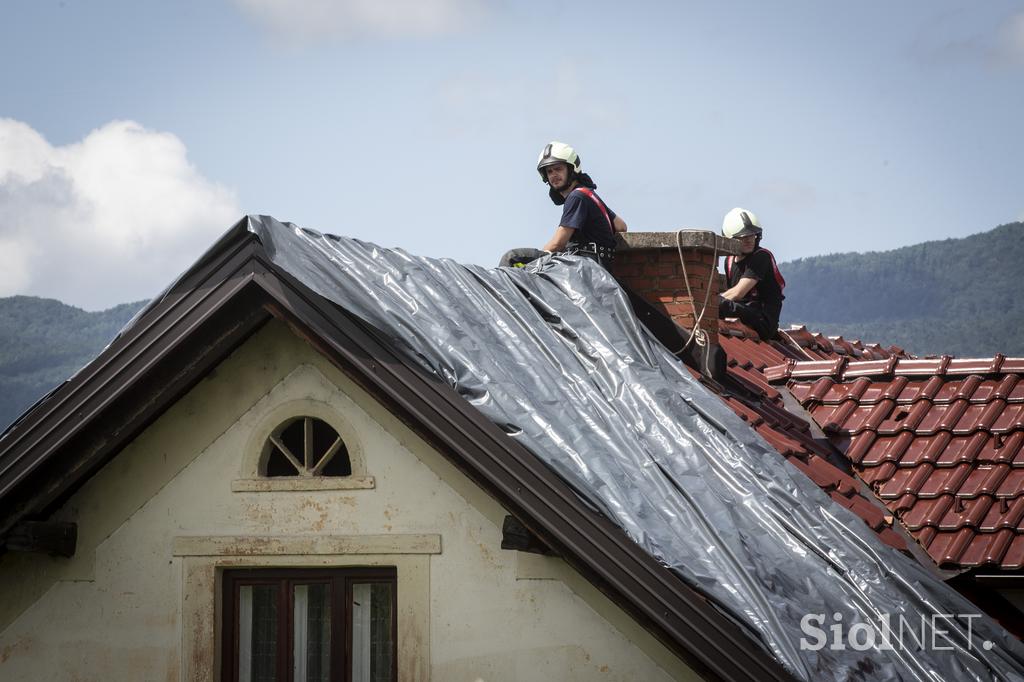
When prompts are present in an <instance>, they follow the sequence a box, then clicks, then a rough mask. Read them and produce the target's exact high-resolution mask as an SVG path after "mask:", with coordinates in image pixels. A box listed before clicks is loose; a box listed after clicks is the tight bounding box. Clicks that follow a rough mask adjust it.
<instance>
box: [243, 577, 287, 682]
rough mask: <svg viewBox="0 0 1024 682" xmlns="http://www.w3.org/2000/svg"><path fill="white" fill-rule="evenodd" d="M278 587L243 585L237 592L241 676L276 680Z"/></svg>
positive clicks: (246, 681)
mask: <svg viewBox="0 0 1024 682" xmlns="http://www.w3.org/2000/svg"><path fill="white" fill-rule="evenodd" d="M276 673H277V586H276V585H242V586H241V587H240V588H239V594H238V679H239V681H240V682H275V679H276Z"/></svg>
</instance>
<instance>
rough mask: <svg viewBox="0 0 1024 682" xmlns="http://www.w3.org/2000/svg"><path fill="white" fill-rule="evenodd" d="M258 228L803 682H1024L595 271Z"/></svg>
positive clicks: (287, 258)
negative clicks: (421, 252) (486, 263)
mask: <svg viewBox="0 0 1024 682" xmlns="http://www.w3.org/2000/svg"><path fill="white" fill-rule="evenodd" d="M249 229H250V231H252V232H253V233H255V234H256V235H257V236H258V237H259V239H260V240H261V242H262V243H263V245H264V247H265V249H266V251H267V253H268V255H269V256H270V257H271V259H272V260H273V262H274V263H275V264H276V265H277V266H279V267H281V268H283V269H284V270H286V271H287V272H289V273H290V274H291V275H293V276H294V277H296V278H297V279H298V280H299V281H301V282H302V283H303V284H305V285H306V286H308V287H309V288H311V289H312V290H314V291H316V292H317V293H319V294H320V295H322V296H324V297H325V298H327V299H329V300H331V301H333V302H335V303H337V304H338V305H340V306H342V307H343V308H345V309H346V310H348V311H349V312H351V313H353V314H355V315H356V316H358V317H359V318H361V319H363V320H364V321H365V322H367V323H368V324H369V325H371V326H372V327H374V328H375V329H376V330H377V332H378V333H380V334H382V335H383V338H384V340H385V341H386V342H388V343H390V345H391V346H393V347H394V348H396V349H397V350H398V351H399V352H401V353H403V354H404V355H405V356H407V358H410V359H412V360H414V361H415V362H416V363H418V364H419V365H420V366H422V367H423V368H424V369H425V370H427V371H429V372H431V373H433V374H434V375H436V376H437V377H438V378H439V379H440V380H442V381H443V382H445V383H446V384H448V385H450V386H451V387H452V388H454V389H455V390H456V391H458V392H459V393H460V394H461V395H462V396H463V397H465V399H466V400H467V401H469V402H470V403H471V404H472V405H474V406H475V407H476V408H477V409H479V410H480V411H482V412H483V413H484V414H485V415H487V416H488V417H489V418H490V419H491V420H493V421H494V422H495V423H497V424H498V425H500V426H502V427H503V428H504V429H505V431H506V432H507V433H508V434H509V435H510V436H511V437H513V438H516V439H518V440H520V441H521V442H522V443H523V444H524V445H525V446H526V447H528V448H529V449H530V450H531V451H532V452H534V453H535V454H536V455H537V456H538V457H540V458H541V459H542V460H544V461H545V462H546V463H547V464H548V465H549V466H550V467H552V468H553V469H554V470H555V471H557V472H558V473H559V474H560V475H561V476H562V477H564V478H565V480H567V481H568V482H569V483H570V484H571V485H572V486H573V487H574V488H575V489H576V490H577V491H578V493H579V494H580V495H581V496H583V497H584V498H585V499H587V500H589V501H590V502H592V503H593V504H594V505H595V506H597V507H598V508H599V509H600V510H602V511H603V513H605V514H606V515H607V516H608V517H610V518H611V519H614V520H615V521H616V522H617V523H618V524H619V525H620V526H621V527H622V528H623V529H624V530H625V531H626V532H627V533H628V534H629V536H630V537H632V538H633V539H634V540H635V541H636V542H637V543H638V544H639V545H640V546H642V547H643V548H644V549H645V550H646V551H648V552H649V553H650V554H651V555H653V556H654V557H656V558H657V559H658V560H660V561H662V562H664V563H665V564H666V565H668V566H669V567H671V569H672V570H673V571H674V572H675V573H677V574H678V575H679V576H680V577H681V578H682V579H683V580H685V581H686V582H687V583H688V584H690V585H691V586H693V587H694V588H696V589H697V590H699V591H700V592H702V593H703V594H705V595H707V596H708V597H709V598H710V599H711V600H712V601H713V602H715V603H716V604H717V605H718V606H719V607H720V608H721V609H722V610H723V611H724V612H725V613H727V614H730V615H731V616H732V617H733V618H735V619H736V620H737V621H738V622H740V623H742V624H744V625H745V626H746V630H747V632H749V633H750V634H751V636H752V637H754V638H755V639H757V640H758V641H760V642H761V644H762V645H763V646H764V647H765V648H766V649H767V650H768V651H769V652H770V653H771V654H773V655H774V656H775V657H776V658H777V659H778V660H779V661H780V662H781V663H782V664H783V665H784V666H785V667H786V668H787V669H788V670H789V671H791V672H792V673H793V674H794V675H795V676H796V677H798V678H802V679H806V680H824V679H834V680H851V679H864V680H893V679H906V680H943V681H945V680H991V679H1014V680H1019V679H1024V647H1022V645H1021V644H1020V642H1018V641H1017V640H1016V639H1014V638H1013V637H1012V636H1011V635H1009V634H1008V633H1007V632H1006V631H1005V630H1003V629H1002V628H1001V627H1000V626H999V625H998V624H996V623H995V622H994V621H992V620H991V619H990V618H988V617H987V616H983V615H977V614H978V613H979V611H978V609H977V607H975V606H974V605H973V604H971V603H970V602H968V601H967V600H966V599H964V598H963V597H961V596H960V595H959V594H958V593H956V592H955V591H954V590H952V589H951V588H949V587H948V586H946V585H945V584H944V583H942V582H941V581H939V580H937V579H936V578H934V577H932V575H931V574H929V573H928V572H927V571H926V570H925V569H924V568H923V567H922V566H920V565H919V564H917V563H916V562H915V561H913V560H912V559H910V558H908V557H906V556H904V555H902V554H900V553H899V552H897V551H896V550H894V549H892V548H890V547H888V546H886V545H885V544H884V543H882V542H881V541H880V540H879V538H878V537H877V536H876V535H875V533H874V532H873V531H871V530H870V529H869V528H868V527H867V525H866V524H865V523H864V522H863V521H862V520H861V519H860V518H858V517H856V516H854V515H853V514H852V513H851V512H850V511H848V510H847V509H844V508H843V507H841V506H840V505H838V504H836V503H835V502H834V501H833V500H832V499H831V498H830V497H829V496H828V495H826V494H825V492H824V491H822V490H821V489H820V488H819V487H818V486H817V485H815V484H814V483H813V482H812V481H811V480H810V479H808V478H807V477H806V476H805V475H804V474H802V473H801V472H800V471H798V470H797V469H796V468H794V467H793V466H791V465H790V464H788V463H786V462H785V461H784V459H783V458H782V456H781V455H779V454H778V453H777V452H776V451H775V450H774V449H773V448H772V447H771V446H770V445H769V444H768V443H767V442H765V441H764V440H763V439H762V438H761V436H759V435H758V434H757V433H756V432H755V431H754V430H753V429H752V428H751V427H750V426H749V425H748V424H747V423H746V422H744V421H743V420H741V419H740V418H739V417H738V416H736V415H735V414H734V413H733V412H732V411H731V410H730V409H729V408H728V407H727V406H726V405H725V404H724V403H723V402H722V401H721V400H720V399H719V398H718V397H717V396H715V395H714V394H713V393H711V392H710V391H708V390H707V389H706V388H705V387H703V386H702V385H701V384H700V383H698V382H696V381H694V379H693V378H692V377H691V376H690V374H689V373H688V372H687V371H686V370H685V368H684V367H683V366H682V365H681V364H680V362H679V361H678V360H677V359H676V358H675V357H673V355H672V354H671V353H670V352H669V351H668V350H667V349H666V348H664V347H663V346H662V345H661V344H660V343H658V341H657V340H656V339H654V338H653V337H652V336H651V335H650V334H649V333H648V332H647V330H646V329H645V328H644V327H643V326H642V325H641V324H640V322H639V321H638V320H637V319H636V317H635V316H634V315H633V312H632V309H631V307H630V305H629V302H628V299H627V297H626V295H625V293H624V292H623V291H622V290H621V289H620V288H619V286H618V284H617V283H616V282H615V280H614V279H613V278H612V277H611V276H610V275H609V274H608V273H607V272H606V271H605V270H604V269H603V268H601V267H600V266H599V265H597V264H595V263H594V262H592V261H589V260H586V259H583V258H578V257H573V256H553V257H548V258H544V259H542V260H540V261H537V262H535V263H532V264H530V265H529V266H527V267H526V268H495V269H487V268H483V267H479V266H471V265H460V264H458V263H456V262H454V261H451V260H447V259H441V260H435V259H430V258H423V257H417V256H412V255H410V254H408V253H405V252H404V251H401V250H390V249H384V248H380V247H377V246H374V245H373V244H369V243H366V242H362V241H358V240H354V239H348V238H342V237H336V236H333V235H326V234H320V233H318V232H315V231H313V230H306V229H302V228H298V227H296V226H294V225H291V224H284V223H280V222H278V221H276V220H274V219H273V218H269V217H266V216H259V217H257V216H250V217H249ZM809 614H811V615H809ZM813 614H819V615H820V619H819V618H818V616H814V615H813ZM805 617H809V618H810V620H807V621H806V623H807V625H808V627H806V628H802V627H801V622H802V619H804V618H805ZM887 618H888V622H889V623H890V624H891V628H892V631H891V633H890V636H889V638H888V640H887V641H889V642H890V643H891V645H890V646H885V645H884V643H883V642H884V641H885V640H883V634H882V633H883V631H884V628H885V626H884V623H885V622H886V619H887ZM837 624H838V625H840V626H841V628H842V629H841V630H840V634H841V639H840V643H841V644H842V645H843V648H835V649H834V648H832V645H833V644H834V643H835V640H834V631H833V630H832V629H831V628H832V626H833V625H837ZM856 624H860V625H856ZM933 624H934V625H933ZM816 629H817V630H820V631H821V632H820V633H819V632H817V631H816ZM901 629H902V635H901ZM922 629H923V633H924V637H923V645H919V644H918V640H921V639H922V637H921V635H922ZM968 632H969V633H970V638H968ZM911 633H913V634H911ZM822 637H825V638H826V643H825V646H824V647H823V648H818V646H817V645H818V644H819V643H820V642H821V638H822ZM933 638H934V641H933ZM801 640H803V641H804V644H805V646H803V647H802V646H801ZM872 640H873V641H874V642H875V646H872V647H870V648H868V649H867V650H863V651H861V650H858V648H860V647H863V646H864V645H865V644H868V643H870V642H871V641H872ZM985 642H988V643H989V644H984V643H985ZM806 645H809V646H806ZM986 647H990V648H986ZM815 649H818V650H815ZM946 649H948V650H946Z"/></svg>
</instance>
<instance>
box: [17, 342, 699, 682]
mask: <svg viewBox="0 0 1024 682" xmlns="http://www.w3.org/2000/svg"><path fill="white" fill-rule="evenodd" d="M290 401H299V402H300V403H301V401H313V402H316V403H319V404H327V405H329V406H330V407H331V408H332V409H334V410H336V411H337V414H338V415H339V417H340V419H341V420H342V421H343V422H344V423H345V425H346V426H347V427H349V428H350V429H351V433H352V434H355V440H357V441H358V444H357V447H358V448H359V449H360V450H361V452H362V454H363V456H364V457H365V461H366V468H367V474H369V475H370V476H372V477H373V480H374V484H375V487H374V488H372V489H357V490H324V491H281V492H238V491H232V483H233V482H236V481H239V480H240V479H244V478H245V477H246V476H245V475H244V474H245V472H244V471H243V469H244V468H245V464H244V463H245V459H246V455H247V453H248V454H249V455H251V453H252V450H253V448H254V447H256V445H255V444H254V443H252V442H251V441H252V440H253V435H252V434H253V433H254V432H255V431H258V430H259V428H260V427H261V426H265V424H266V423H268V420H269V419H273V418H276V417H275V415H274V414H273V413H274V411H275V409H276V408H279V407H280V406H281V405H282V404H285V403H288V402H290ZM235 487H236V489H237V488H238V487H239V485H238V484H237V483H236V485H235ZM242 487H244V486H242ZM504 513H505V512H504V511H503V510H502V509H501V508H500V507H499V506H498V505H497V504H496V503H494V502H493V501H492V500H491V499H490V498H489V497H487V496H486V495H485V494H484V493H483V492H482V491H481V490H480V489H479V488H477V487H476V486H475V485H473V484H472V483H470V482H469V481H468V479H466V478H465V477H464V476H462V475H461V474H460V473H458V472H457V471H456V470H455V469H454V468H453V467H452V466H451V465H450V464H449V463H448V462H447V461H446V460H444V459H443V458H442V457H441V456H440V455H438V453H436V452H435V451H434V450H432V449H431V448H430V447H429V446H428V445H426V444H425V443H424V442H423V441H422V440H420V439H419V438H418V437H417V436H415V434H413V433H412V432H411V431H409V430H408V429H407V428H406V427H405V426H404V425H402V424H401V423H399V422H398V420H397V419H395V418H394V417H393V415H391V414H390V413H388V412H387V411H386V410H384V409H383V408H382V407H381V406H380V405H379V404H378V403H376V402H375V401H373V400H372V399H370V398H369V397H368V396H367V395H366V394H365V393H364V392H363V391H362V390H361V389H359V388H358V387H357V386H355V385H354V384H353V383H352V382H351V381H350V380H348V378H347V377H345V376H344V375H343V374H342V373H340V372H338V371H337V370H335V369H334V368H333V367H332V366H330V365H329V364H328V363H326V362H325V361H324V360H323V358H322V357H321V356H319V355H318V354H317V353H315V352H314V351H312V350H311V349H310V348H309V347H308V346H307V345H305V344H304V343H303V342H301V341H299V340H298V339H297V338H296V337H295V336H294V335H293V334H292V333H291V332H290V331H288V330H287V328H286V327H285V326H284V325H282V324H280V323H277V322H273V323H271V324H269V325H268V326H267V327H266V328H264V329H263V330H262V331H260V332H259V333H258V334H257V335H256V336H254V337H253V338H252V339H250V340H249V341H248V342H247V343H246V344H245V345H243V347H242V348H240V349H239V350H238V351H236V353H235V354H233V355H232V356H231V357H230V358H229V359H228V360H226V361H225V362H224V363H222V364H221V365H220V366H219V367H218V368H217V370H216V371H215V372H214V373H212V374H211V376H209V377H208V378H206V379H205V380H204V381H202V382H201V383H200V384H199V385H198V386H197V387H196V388H195V389H193V390H192V391H191V392H190V393H189V394H188V395H187V396H186V397H184V398H183V399H182V400H180V401H179V402H178V403H177V404H176V405H175V406H174V407H173V408H172V409H171V410H169V411H168V412H167V413H166V414H165V415H164V416H163V417H161V418H160V419H159V420H158V421H157V422H156V423H154V425H152V426H151V427H150V428H149V429H147V431H146V432H145V433H143V434H142V435H141V436H140V437H139V438H138V439H137V440H136V441H135V442H133V443H132V444H131V445H130V446H129V447H128V448H127V449H126V450H125V451H124V452H123V453H121V455H119V456H118V457H117V458H116V459H115V460H114V461H113V462H111V463H110V464H109V465H108V466H107V467H106V468H104V470H102V471H101V472H100V473H99V474H98V475H97V476H95V477H94V478H93V479H92V480H91V481H90V482H89V483H88V484H87V485H86V486H85V487H83V488H82V489H81V490H80V491H79V492H78V493H76V495H75V496H74V497H73V498H72V499H71V500H70V501H69V503H68V504H67V505H66V506H65V507H64V508H63V509H62V510H61V511H60V512H59V513H58V514H57V515H56V517H55V518H56V519H60V520H73V521H77V522H78V524H79V550H78V553H77V554H76V556H75V557H73V558H72V559H70V560H64V559H54V558H49V557H43V556H38V555H19V554H10V553H9V554H7V555H4V556H3V557H0V594H2V599H0V672H2V675H0V677H3V679H4V680H38V679H83V680H85V679H147V680H161V679H166V680H177V679H215V678H216V675H214V674H213V671H214V670H215V669H216V666H217V660H216V657H217V654H216V647H215V646H212V644H211V641H212V640H213V639H215V638H216V633H217V627H216V625H215V623H213V622H211V621H212V618H211V617H210V614H212V613H213V612H214V604H215V593H216V590H217V580H218V579H217V577H216V576H217V575H219V571H220V570H221V569H223V568H224V567H230V566H233V565H237V566H243V565H244V566H253V565H281V566H285V565H287V566H295V565H300V566H307V565H371V564H373V565H396V566H398V570H399V614H400V615H399V618H400V620H399V630H400V635H399V646H400V652H399V656H400V679H402V680H406V679H410V680H412V679H427V678H428V677H429V678H430V679H435V680H446V681H448V680H451V681H455V680H477V679H484V680H487V681H488V682H497V681H500V680H530V679H538V680H540V679H552V680H553V679H558V680H592V679H601V680H636V679H642V680H667V679H684V678H691V677H695V676H694V675H693V673H692V672H691V671H690V670H689V669H688V668H686V667H685V666H684V665H683V664H682V663H681V662H680V661H679V660H678V659H677V658H675V657H674V656H673V655H672V654H671V653H669V652H668V651H667V650H666V649H664V648H663V647H662V646H661V645H660V644H658V643H657V642H656V641H655V640H653V638H651V637H650V636H649V635H648V634H647V633H646V632H644V631H643V630H641V629H640V628H639V627H638V626H637V625H636V623H635V622H634V621H633V620H632V619H630V618H629V617H628V616H627V615H625V614H624V613H623V612H622V611H621V610H620V609H618V607H616V606H615V605H614V604H612V603H611V602H610V601H608V600H607V599H606V598H605V597H604V596H603V595H601V594H600V593H599V592H597V590H595V589H594V588H593V587H592V586H590V585H589V584H588V583H586V582H585V581H584V580H582V579H581V578H580V577H579V576H578V575H577V574H576V573H575V572H573V571H572V570H571V569H569V568H568V567H567V566H566V565H565V564H564V562H561V561H560V560H557V559H550V558H541V557H535V556H531V555H520V554H519V553H517V552H511V551H504V550H501V549H500V541H501V532H500V525H501V520H502V518H503V517H504ZM220 536H233V538H234V540H233V541H232V542H231V543H228V544H224V543H221V544H218V543H217V541H216V539H215V538H217V537H220ZM267 536H275V537H277V538H279V539H281V543H283V544H281V543H279V545H280V546H278V547H277V549H274V548H270V549H268V547H269V546H270V545H269V544H268V542H267V541H266V538H267ZM368 536H369V537H368ZM314 540H315V541H316V542H313V541H314ZM307 541H310V542H307ZM304 542H305V543H306V544H303V543H304ZM317 543H319V544H317ZM313 545H316V547H314V546H313ZM215 546H216V547H215ZM211 547H214V549H211ZM353 552H355V554H353ZM403 624H404V625H407V626H408V628H407V629H406V630H403Z"/></svg>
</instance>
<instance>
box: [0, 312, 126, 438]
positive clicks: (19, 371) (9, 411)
mask: <svg viewBox="0 0 1024 682" xmlns="http://www.w3.org/2000/svg"><path fill="white" fill-rule="evenodd" d="M144 303H145V301H137V302H135V303H124V304H121V305H119V306H116V307H114V308H111V309H109V310H104V311H101V312H94V313H90V312H86V311H84V310H81V309H79V308H74V307H72V306H69V305H65V304H63V303H61V302H60V301H55V300H52V299H45V298H36V297H33V296H12V297H10V298H0V429H2V428H5V427H6V426H7V424H9V423H10V422H11V421H13V420H14V419H15V418H16V417H17V416H18V415H19V414H21V413H22V412H23V411H24V410H25V409H26V408H27V407H29V406H30V405H31V404H32V403H33V402H35V401H36V400H38V399H39V398H40V397H42V396H43V395H45V394H46V392H47V391H49V390H50V389H52V388H53V387H55V386H57V385H58V384H60V383H61V382H62V381H64V380H65V379H67V378H68V377H70V376H71V375H72V374H74V373H75V372H76V371H78V370H79V369H80V368H81V367H82V366H83V365H85V364H86V363H87V362H89V360H91V359H92V358H94V357H95V356H96V355H97V354H98V353H99V352H100V351H101V350H103V348H104V347H106V345H107V344H108V343H109V342H110V340H111V339H113V338H114V336H115V335H116V334H117V332H118V331H119V330H120V329H121V327H123V326H124V325H125V324H126V323H127V322H128V321H129V320H130V319H131V318H132V316H133V315H134V314H135V313H136V312H137V311H138V310H139V309H140V308H141V307H142V306H143V304H144Z"/></svg>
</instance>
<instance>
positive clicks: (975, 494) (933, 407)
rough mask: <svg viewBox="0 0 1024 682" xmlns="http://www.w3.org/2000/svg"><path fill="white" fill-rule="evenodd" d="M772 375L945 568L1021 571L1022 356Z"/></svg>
mask: <svg viewBox="0 0 1024 682" xmlns="http://www.w3.org/2000/svg"><path fill="white" fill-rule="evenodd" d="M839 345H842V344H839ZM765 374H766V376H771V377H778V378H777V379H775V381H776V382H782V381H785V382H786V383H787V386H788V387H789V388H790V390H791V392H792V394H793V395H794V396H795V397H796V398H797V399H798V400H799V401H800V402H801V404H802V405H803V406H804V407H805V409H807V410H808V411H809V412H810V413H811V414H812V415H813V417H814V419H815V421H817V422H818V424H819V425H820V426H821V427H822V429H823V430H824V431H825V433H826V435H827V436H828V437H829V440H830V441H831V442H832V443H833V444H834V445H836V447H837V448H839V449H840V450H841V451H843V452H845V453H846V454H847V456H848V458H849V460H850V461H851V463H852V464H853V466H854V471H855V472H856V473H857V475H858V476H859V477H860V478H861V479H862V480H863V481H865V482H866V483H868V484H869V485H871V486H872V487H873V488H874V489H875V491H876V494H877V495H878V497H879V498H880V499H882V501H883V502H884V503H885V505H886V506H887V507H888V508H889V509H890V510H891V511H892V512H893V513H895V514H896V516H897V517H898V518H899V519H900V520H901V521H902V523H903V525H904V526H905V527H906V528H907V529H908V530H909V531H910V532H911V534H912V535H913V536H914V537H915V538H916V539H917V540H918V541H919V542H920V543H921V545H922V546H924V547H925V548H926V550H927V552H928V554H929V555H930V556H931V557H932V559H933V560H935V562H936V563H938V564H939V565H941V566H943V567H948V568H968V567H973V566H990V567H995V568H1001V569H1004V570H1016V569H1019V568H1021V567H1022V566H1021V565H1022V563H1024V381H1021V378H1022V375H1024V359H1014V358H1004V357H1003V356H1001V355H997V356H995V357H993V358H982V359H970V358H967V359H953V358H950V357H948V356H944V357H941V358H934V359H926V360H917V359H909V358H905V357H901V358H896V359H888V360H873V361H864V360H849V361H846V362H843V363H835V362H833V363H831V364H829V363H820V362H814V363H812V362H804V361H790V362H786V363H780V365H779V366H778V367H774V368H767V369H766V370H765Z"/></svg>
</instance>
